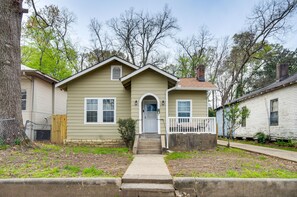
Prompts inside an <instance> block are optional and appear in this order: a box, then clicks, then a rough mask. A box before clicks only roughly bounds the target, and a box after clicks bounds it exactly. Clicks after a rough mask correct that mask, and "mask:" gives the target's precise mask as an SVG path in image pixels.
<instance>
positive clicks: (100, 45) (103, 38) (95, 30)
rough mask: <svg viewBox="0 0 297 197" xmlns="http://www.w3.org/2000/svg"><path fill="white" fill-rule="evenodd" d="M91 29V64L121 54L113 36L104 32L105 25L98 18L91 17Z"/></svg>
mask: <svg viewBox="0 0 297 197" xmlns="http://www.w3.org/2000/svg"><path fill="white" fill-rule="evenodd" d="M89 30H90V32H91V50H90V54H89V63H90V64H95V63H97V62H101V61H103V60H105V59H107V58H109V57H110V56H112V55H119V54H120V52H119V51H116V50H115V47H114V43H113V42H112V39H111V37H110V36H108V35H107V33H103V25H102V24H101V23H99V21H98V20H97V19H95V18H93V19H91V22H90V24H89Z"/></svg>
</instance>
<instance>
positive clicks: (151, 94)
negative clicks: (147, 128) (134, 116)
mask: <svg viewBox="0 0 297 197" xmlns="http://www.w3.org/2000/svg"><path fill="white" fill-rule="evenodd" d="M147 96H153V97H155V99H156V100H157V108H158V109H157V110H160V100H159V98H158V97H157V96H156V95H155V94H153V93H146V94H144V95H142V97H141V98H140V99H139V102H138V109H139V114H138V115H139V120H140V121H139V134H142V125H143V123H142V121H143V119H142V101H143V99H144V98H145V97H147ZM160 114H161V113H160V112H159V113H158V121H157V122H158V134H161V130H160Z"/></svg>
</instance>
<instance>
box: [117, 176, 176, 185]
mask: <svg viewBox="0 0 297 197" xmlns="http://www.w3.org/2000/svg"><path fill="white" fill-rule="evenodd" d="M122 183H156V184H173V180H172V177H171V176H159V175H141V176H124V177H123V179H122Z"/></svg>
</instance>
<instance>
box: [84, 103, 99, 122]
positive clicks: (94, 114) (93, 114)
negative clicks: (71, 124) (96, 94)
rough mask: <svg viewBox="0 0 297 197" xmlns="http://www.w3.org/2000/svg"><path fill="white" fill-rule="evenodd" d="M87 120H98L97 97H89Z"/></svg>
mask: <svg viewBox="0 0 297 197" xmlns="http://www.w3.org/2000/svg"><path fill="white" fill-rule="evenodd" d="M87 122H98V100H97V99H87Z"/></svg>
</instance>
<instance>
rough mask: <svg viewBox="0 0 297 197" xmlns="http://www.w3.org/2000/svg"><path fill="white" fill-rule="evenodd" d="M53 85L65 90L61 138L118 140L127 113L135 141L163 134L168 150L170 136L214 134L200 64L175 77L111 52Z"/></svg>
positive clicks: (90, 140)
mask: <svg viewBox="0 0 297 197" xmlns="http://www.w3.org/2000/svg"><path fill="white" fill-rule="evenodd" d="M56 87H58V88H61V89H64V90H67V96H68V98H67V139H66V142H92V143H105V144H108V143H111V144H113V143H118V142H120V141H121V138H120V135H119V133H118V125H117V120H118V119H120V118H121V119H125V118H130V117H131V118H132V119H134V120H136V121H137V125H136V133H137V139H138V135H146V136H163V137H162V138H161V139H162V140H161V141H163V143H162V146H163V147H164V146H167V148H168V138H169V136H170V135H171V134H178V133H209V134H215V120H214V118H209V117H208V107H207V91H209V90H215V89H216V86H214V85H213V84H211V83H209V82H205V81H204V68H203V67H202V69H201V70H199V69H197V77H196V78H181V79H179V78H177V77H176V76H174V75H171V74H169V73H168V72H166V71H164V70H161V69H159V68H157V67H155V66H152V65H146V66H143V67H138V66H136V65H133V64H131V63H129V62H127V61H126V60H123V59H121V58H119V57H116V56H114V57H111V58H109V59H107V60H105V61H103V62H101V63H98V64H96V65H94V66H92V67H90V68H88V69H85V70H83V71H81V72H79V73H77V74H75V75H73V76H71V77H69V78H67V79H65V80H63V81H61V82H59V83H58V84H56ZM150 134H151V135H150ZM166 142H167V145H166Z"/></svg>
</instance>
